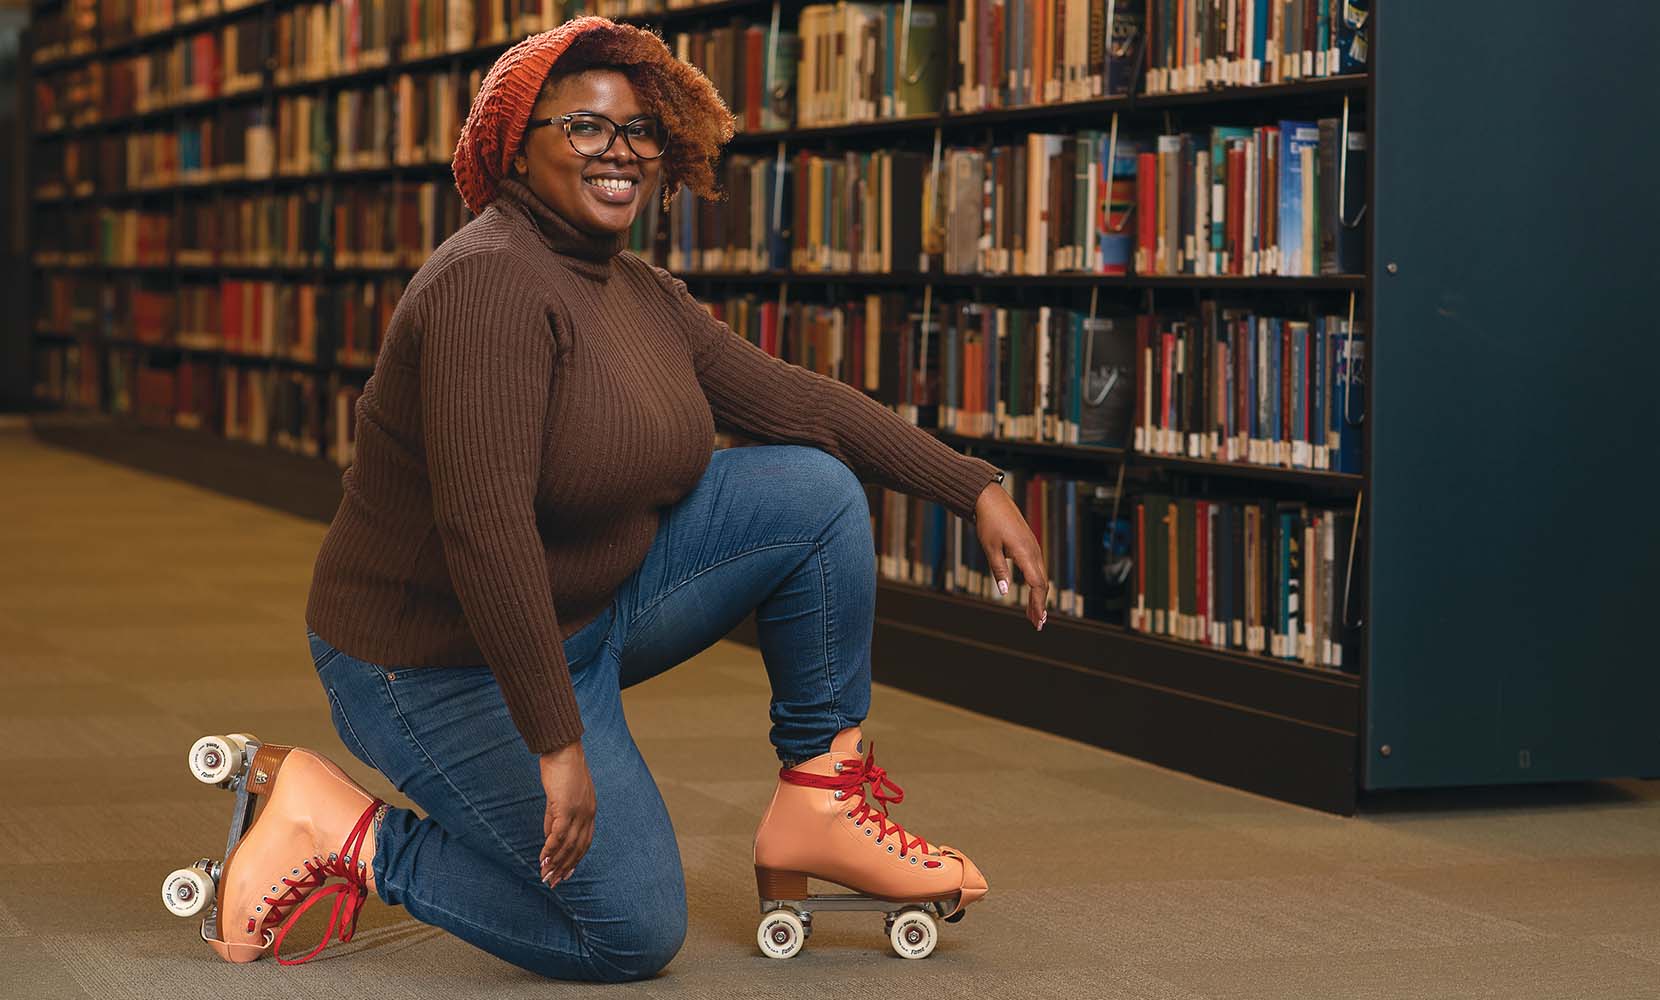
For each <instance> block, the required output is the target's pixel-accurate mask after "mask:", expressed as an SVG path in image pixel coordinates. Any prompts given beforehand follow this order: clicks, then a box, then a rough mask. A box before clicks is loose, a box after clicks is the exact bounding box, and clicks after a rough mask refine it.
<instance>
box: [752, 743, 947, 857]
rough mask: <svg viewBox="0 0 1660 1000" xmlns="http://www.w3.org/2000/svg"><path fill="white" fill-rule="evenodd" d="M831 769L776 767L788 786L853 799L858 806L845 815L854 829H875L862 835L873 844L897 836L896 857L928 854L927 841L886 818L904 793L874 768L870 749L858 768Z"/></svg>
mask: <svg viewBox="0 0 1660 1000" xmlns="http://www.w3.org/2000/svg"><path fill="white" fill-rule="evenodd" d="M833 767H834V769H835V771H836V775H835V776H831V775H823V774H810V773H807V772H804V771H798V770H796V769H793V768H789V767H782V768H779V771H778V777H779V778H780V779H782V780H783V781H785V782H786V783H788V784H792V785H800V786H801V787H803V788H824V789H830V790H833V791H835V792H836V795H835V798H836V799H837V800H843V799H847V798H851V797H854V796H857V797H858V799H859V803H858V805H857V806H855V807H854V808H852V809H850V810H848V811H847V812H846V816H847V818H848V819H850V820H853V825H854V826H855V827H858V828H861V829H864V828H866V826H867V824H868V825H869V826H872V827H874V828H875V829H865V836H867V837H872V836H874V837H876V843H878V844H881V843H883V841H884V840H885V839H887V838H889V837H895V835H896V834H897V837H895V839H897V840H898V841H899V850H898V854H899V856H900V857H901V858H904V857H906V856H908V855H909V853H910V852H912V851H917V852H919V853H923V854H926V853H927V852H928V842H927V841H925V840H923V839H922V838H921V837H917V836H914V835H911V834H908V833H906V831H905V828H904V827H903V826H901V825H900V824H898V823H895V822H893V820H891V819H889V818H888V807H889V806H890V805H897V804H899V803H900V802H903V801H904V800H905V790H904V789H903V788H900V787H899V786H898V785H896V784H894V783H893V782H892V781H890V780H888V772H887V770H886V769H884V768H881V767H878V766H876V754H875V751H874V750H871V751H870V752H869V753H868V754H867V755H866V757H865V759H864V762H863V766H862V767H861V766H859V763H858V762H857V761H836V762H835V763H834V764H833ZM867 785H868V786H869V787H868V793H867V788H866V786H867ZM867 795H868V797H867ZM872 800H874V801H872ZM884 846H886V845H884ZM912 863H913V864H914V863H915V862H914V861H913V862H912Z"/></svg>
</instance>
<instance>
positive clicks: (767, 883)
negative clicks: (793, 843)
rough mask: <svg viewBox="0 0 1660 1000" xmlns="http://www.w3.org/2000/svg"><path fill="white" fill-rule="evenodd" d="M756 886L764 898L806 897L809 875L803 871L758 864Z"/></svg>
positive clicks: (756, 867)
mask: <svg viewBox="0 0 1660 1000" xmlns="http://www.w3.org/2000/svg"><path fill="white" fill-rule="evenodd" d="M755 888H756V889H757V890H758V891H759V892H760V894H761V898H762V899H806V898H807V876H806V875H805V874H804V873H802V872H782V871H773V870H772V869H770V868H762V867H761V866H760V865H756V866H755Z"/></svg>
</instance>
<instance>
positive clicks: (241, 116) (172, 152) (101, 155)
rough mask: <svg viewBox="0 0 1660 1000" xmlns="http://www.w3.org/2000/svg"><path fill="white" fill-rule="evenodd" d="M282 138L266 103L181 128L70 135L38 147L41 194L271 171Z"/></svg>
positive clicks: (255, 176) (112, 190)
mask: <svg viewBox="0 0 1660 1000" xmlns="http://www.w3.org/2000/svg"><path fill="white" fill-rule="evenodd" d="M274 143H275V135H274V133H273V131H272V129H271V124H270V118H269V116H268V115H267V114H266V111H265V108H264V107H263V106H261V105H258V104H249V105H244V106H232V107H227V108H222V109H219V110H217V111H215V112H213V113H211V114H204V115H192V116H190V117H189V118H187V119H186V120H184V121H181V122H179V123H178V124H177V125H176V126H168V127H156V128H147V129H138V130H134V131H131V132H121V133H114V134H107V135H98V136H79V137H76V138H73V139H67V140H48V141H44V142H42V143H40V144H39V145H37V146H36V147H35V148H34V175H35V178H36V187H35V195H36V196H37V197H41V198H51V197H61V196H63V195H66V194H75V195H85V194H92V193H94V192H103V193H106V194H120V193H123V192H129V191H145V190H151V189H155V188H164V187H173V186H176V185H186V184H207V183H211V182H214V181H235V180H259V179H263V178H267V177H270V176H272V174H273V172H274V167H275V163H276V149H275V144H274Z"/></svg>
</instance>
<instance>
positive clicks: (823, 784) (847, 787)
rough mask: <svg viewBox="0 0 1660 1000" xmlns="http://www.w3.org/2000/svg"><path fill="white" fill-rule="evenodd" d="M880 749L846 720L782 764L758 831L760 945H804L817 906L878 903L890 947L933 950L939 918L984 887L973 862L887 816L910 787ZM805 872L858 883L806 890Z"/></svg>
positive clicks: (775, 952) (776, 953)
mask: <svg viewBox="0 0 1660 1000" xmlns="http://www.w3.org/2000/svg"><path fill="white" fill-rule="evenodd" d="M875 749H876V748H875V746H874V744H872V745H871V746H870V747H869V748H868V752H867V747H866V744H865V741H864V739H863V734H862V733H860V731H859V729H858V727H854V728H851V729H844V730H842V731H841V732H840V733H838V734H836V738H835V740H833V741H832V742H831V745H830V752H829V753H826V754H821V755H819V756H817V757H814V758H813V759H812V760H809V761H804V762H803V763H801V764H800V765H799V766H797V767H795V768H783V769H781V770H780V771H779V772H778V779H779V780H778V789H777V791H775V792H774V793H773V796H772V804H771V805H769V806H767V811H766V814H765V815H763V816H762V817H761V826H760V828H759V829H758V830H756V831H755V883H756V888H757V889H758V890H759V892H760V896H761V925H760V927H759V928H758V929H757V931H756V940H757V941H758V942H759V944H760V946H761V951H762V952H763V953H764V954H766V955H768V956H770V957H772V958H790V957H791V956H793V955H795V954H796V953H797V952H799V951H800V950H801V947H802V945H804V944H805V943H806V941H807V938H808V937H809V936H811V934H812V932H813V911H814V910H880V911H882V912H884V913H885V914H886V915H887V918H886V927H887V932H888V941H889V943H891V944H892V945H893V950H894V951H895V952H897V953H899V955H900V956H902V957H904V958H927V957H928V955H929V954H931V953H932V952H933V950H934V945H935V944H936V943H937V942H938V940H939V927H938V925H937V924H936V923H935V922H934V918H935V917H939V918H941V919H944V920H947V921H950V922H952V923H955V922H956V921H958V920H961V919H962V917H963V911H964V910H965V909H966V908H967V907H968V905H969V904H970V903H973V902H974V901H976V900H978V899H979V898H980V897H981V896H984V895H985V894H986V879H985V876H983V875H981V874H980V869H978V868H976V867H974V862H972V861H970V860H968V858H966V857H964V856H963V855H962V854H961V853H960V852H958V851H955V850H953V849H952V848H950V847H946V846H944V845H943V844H931V843H929V842H928V841H926V840H924V839H922V838H921V837H918V836H916V835H915V834H913V833H911V832H909V831H908V830H906V829H905V828H904V827H902V826H900V825H899V824H898V823H895V822H893V821H892V820H890V819H889V818H888V806H889V805H890V804H895V803H898V802H901V801H903V800H904V798H905V792H904V789H902V788H900V787H899V786H898V785H896V784H894V783H893V782H891V781H889V780H888V776H887V772H886V771H885V770H883V769H882V768H880V767H877V766H876V752H875ZM861 754H863V756H861ZM867 786H868V789H869V790H868V792H867V791H866V789H867ZM808 878H816V879H819V880H820V881H823V882H834V883H835V884H837V885H840V886H842V887H844V888H847V889H852V890H853V892H852V893H836V894H829V895H811V896H810V895H808V894H807V879H808Z"/></svg>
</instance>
